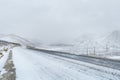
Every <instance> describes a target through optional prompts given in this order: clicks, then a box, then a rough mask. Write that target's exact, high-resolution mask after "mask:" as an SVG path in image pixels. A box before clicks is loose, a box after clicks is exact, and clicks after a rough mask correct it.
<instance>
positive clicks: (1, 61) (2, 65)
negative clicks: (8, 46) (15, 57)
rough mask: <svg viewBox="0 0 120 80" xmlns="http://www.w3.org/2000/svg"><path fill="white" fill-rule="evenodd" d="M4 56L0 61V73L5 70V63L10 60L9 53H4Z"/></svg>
mask: <svg viewBox="0 0 120 80" xmlns="http://www.w3.org/2000/svg"><path fill="white" fill-rule="evenodd" d="M3 54H4V56H3V57H2V58H1V59H0V72H1V70H2V69H3V67H4V65H5V62H6V61H7V59H8V53H5V52H4V53H3Z"/></svg>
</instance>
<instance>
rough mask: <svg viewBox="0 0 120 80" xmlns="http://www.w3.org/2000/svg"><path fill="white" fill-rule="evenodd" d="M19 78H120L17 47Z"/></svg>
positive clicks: (24, 79)
mask: <svg viewBox="0 0 120 80" xmlns="http://www.w3.org/2000/svg"><path fill="white" fill-rule="evenodd" d="M13 53H14V55H13V61H14V64H15V68H16V75H17V77H16V78H17V80H120V77H119V76H117V75H115V74H110V73H105V72H101V71H99V70H96V69H92V68H89V67H85V66H82V65H80V64H78V63H77V64H76V63H73V62H71V61H67V60H65V59H63V58H62V57H57V56H56V57H55V56H53V55H49V54H46V53H42V52H38V51H33V50H27V49H22V48H15V49H14V50H13Z"/></svg>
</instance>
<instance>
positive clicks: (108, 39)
mask: <svg viewBox="0 0 120 80" xmlns="http://www.w3.org/2000/svg"><path fill="white" fill-rule="evenodd" d="M70 50H71V51H72V52H76V53H78V54H97V53H100V54H104V53H106V54H116V53H118V52H120V31H113V32H111V33H110V34H108V35H107V36H104V37H96V36H90V35H88V36H86V35H85V36H82V37H79V38H78V39H77V40H76V41H75V43H74V47H72V49H71V48H70Z"/></svg>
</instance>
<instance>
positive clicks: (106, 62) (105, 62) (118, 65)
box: [30, 48, 120, 70]
mask: <svg viewBox="0 0 120 80" xmlns="http://www.w3.org/2000/svg"><path fill="white" fill-rule="evenodd" d="M30 49H32V50H37V51H41V52H45V53H48V54H52V55H57V56H61V57H65V58H70V59H74V60H78V61H83V62H87V63H92V64H95V65H100V66H104V67H108V68H112V69H117V70H120V60H112V59H107V58H98V57H92V56H86V55H75V54H70V53H66V52H60V51H52V50H44V49H36V48H30Z"/></svg>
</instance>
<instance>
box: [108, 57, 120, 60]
mask: <svg viewBox="0 0 120 80" xmlns="http://www.w3.org/2000/svg"><path fill="white" fill-rule="evenodd" d="M107 58H109V59H114V60H120V56H110V57H107Z"/></svg>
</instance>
